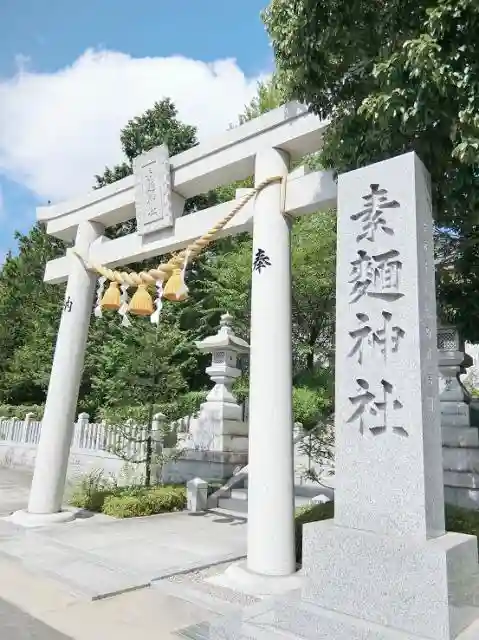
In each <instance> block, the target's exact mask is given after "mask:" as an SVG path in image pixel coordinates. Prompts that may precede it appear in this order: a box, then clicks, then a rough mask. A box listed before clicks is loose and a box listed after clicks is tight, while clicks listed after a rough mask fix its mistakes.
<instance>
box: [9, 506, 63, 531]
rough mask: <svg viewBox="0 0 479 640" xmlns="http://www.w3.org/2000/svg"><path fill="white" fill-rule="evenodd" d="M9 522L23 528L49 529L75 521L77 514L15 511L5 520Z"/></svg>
mask: <svg viewBox="0 0 479 640" xmlns="http://www.w3.org/2000/svg"><path fill="white" fill-rule="evenodd" d="M5 520H7V521H8V522H12V523H13V524H17V525H19V526H21V527H47V526H49V525H51V524H61V523H63V522H71V521H72V520H75V513H74V512H72V511H58V512H56V513H29V512H28V511H26V510H25V509H22V510H21V511H15V512H14V513H12V515H10V516H8V517H7V518H5Z"/></svg>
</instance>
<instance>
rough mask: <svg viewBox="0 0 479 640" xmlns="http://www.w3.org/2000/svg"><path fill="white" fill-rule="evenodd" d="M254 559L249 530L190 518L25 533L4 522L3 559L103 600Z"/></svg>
mask: <svg viewBox="0 0 479 640" xmlns="http://www.w3.org/2000/svg"><path fill="white" fill-rule="evenodd" d="M245 555H246V523H245V522H239V523H238V522H237V521H235V520H231V519H228V518H225V517H222V516H218V515H215V514H205V515H190V514H188V513H186V512H181V513H172V514H164V515H158V516H150V517H147V518H132V519H128V520H115V519H113V518H108V519H106V520H102V519H101V518H100V519H97V517H94V518H90V519H84V520H76V521H74V522H71V523H64V524H59V525H54V526H50V527H41V528H37V529H24V528H21V527H18V526H16V525H14V524H12V523H10V522H8V521H5V520H3V521H0V557H1V556H4V557H9V558H13V559H16V560H17V561H18V562H20V563H21V564H22V565H23V566H24V567H25V568H27V569H29V570H30V571H33V572H35V573H36V574H39V575H44V576H47V577H51V578H54V579H55V580H57V581H60V582H61V583H62V584H64V585H65V587H66V588H68V589H69V590H70V591H71V592H72V593H75V594H77V595H79V596H82V597H86V598H90V599H97V598H103V597H106V596H109V595H113V594H117V593H121V592H125V591H128V590H132V589H138V588H141V587H144V586H146V585H149V584H150V583H151V582H152V581H153V580H158V579H160V578H164V577H167V576H170V575H174V574H177V573H182V572H186V571H191V570H194V569H199V568H202V567H205V566H210V565H214V564H217V563H222V562H228V561H231V560H236V559H239V558H242V557H244V556H245Z"/></svg>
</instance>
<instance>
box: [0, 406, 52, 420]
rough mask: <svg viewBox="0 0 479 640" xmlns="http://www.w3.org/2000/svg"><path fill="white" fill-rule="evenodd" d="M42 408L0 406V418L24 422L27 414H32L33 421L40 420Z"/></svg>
mask: <svg viewBox="0 0 479 640" xmlns="http://www.w3.org/2000/svg"><path fill="white" fill-rule="evenodd" d="M43 410H44V406H43V405H40V404H19V405H13V404H0V416H5V417H6V418H14V417H15V418H18V419H19V420H24V419H25V416H26V415H27V413H33V419H34V420H41V419H42V417H43Z"/></svg>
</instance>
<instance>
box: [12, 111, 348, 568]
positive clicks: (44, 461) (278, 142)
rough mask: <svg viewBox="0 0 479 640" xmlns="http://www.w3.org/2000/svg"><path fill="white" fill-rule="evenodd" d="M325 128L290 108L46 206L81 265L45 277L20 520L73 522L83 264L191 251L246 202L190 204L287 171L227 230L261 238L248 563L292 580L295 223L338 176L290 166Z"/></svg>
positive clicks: (42, 211) (85, 298)
mask: <svg viewBox="0 0 479 640" xmlns="http://www.w3.org/2000/svg"><path fill="white" fill-rule="evenodd" d="M326 127H327V123H325V122H321V121H320V120H319V118H318V117H317V116H315V115H313V114H311V113H309V112H308V110H307V108H306V107H304V106H302V105H300V104H298V103H290V104H287V105H284V106H282V107H279V108H278V109H275V110H273V111H271V112H269V113H267V114H265V115H263V116H261V117H259V118H257V119H255V120H252V121H250V122H248V123H246V124H244V125H242V126H240V127H237V128H235V129H232V130H230V131H227V132H225V133H224V134H222V135H221V136H219V137H218V138H216V139H213V140H211V141H207V142H205V143H203V144H200V145H198V146H197V147H195V148H193V149H190V150H189V151H186V152H184V153H181V154H179V155H177V156H174V157H173V158H168V155H167V150H166V149H165V148H164V147H157V148H155V149H153V150H151V151H149V152H147V153H145V154H143V155H142V156H140V157H139V158H138V159H137V160H136V161H135V166H134V175H132V176H129V177H127V178H124V179H122V180H119V181H118V182H116V183H114V184H111V185H108V186H106V187H103V188H101V189H98V190H96V191H93V192H91V193H89V194H87V195H85V196H84V197H82V198H78V199H75V200H72V201H69V202H66V203H61V204H58V205H53V206H49V207H40V208H39V209H38V210H37V218H38V220H39V221H41V222H43V223H44V224H45V225H46V229H47V233H49V234H51V235H53V236H55V237H57V238H60V239H62V240H65V241H69V242H71V241H75V248H76V250H77V252H78V253H79V254H80V255H81V256H82V257H83V258H84V261H82V260H81V259H80V258H79V257H78V256H77V255H75V254H73V253H72V252H71V251H67V253H66V255H65V256H64V257H61V258H57V259H55V260H51V261H50V262H48V264H47V266H46V271H45V281H46V282H49V283H52V284H55V283H60V282H64V281H66V280H67V281H68V284H67V292H66V299H65V306H64V309H63V310H62V311H61V313H62V319H61V323H60V328H59V332H58V337H57V344H56V349H55V357H54V362H53V367H52V373H51V380H50V385H49V390H48V396H47V401H46V407H45V415H44V420H43V425H42V434H41V440H40V445H39V447H38V453H37V459H36V466H35V474H34V479H33V483H32V489H31V494H30V500H29V504H28V509H27V510H26V511H21V512H17V513H16V514H14V516H13V519H14V520H15V521H16V522H18V523H21V524H25V525H36V524H43V523H48V522H59V521H64V520H67V519H70V518H71V517H72V516H71V514H70V513H69V512H68V511H66V512H65V511H63V510H62V498H63V492H64V486H65V479H66V473H67V466H68V457H69V449H70V442H71V436H72V429H73V420H74V414H75V409H76V403H77V397H78V390H79V385H80V380H81V372H82V368H83V360H84V354H85V348H86V338H87V334H88V325H89V317H90V313H91V310H92V307H93V289H94V282H95V274H94V273H93V272H92V271H89V270H88V267H87V266H86V265H88V264H95V263H96V264H102V265H106V266H109V267H112V268H114V267H118V266H121V265H126V264H128V263H131V262H139V261H141V260H143V259H146V258H152V257H154V256H160V255H161V254H164V253H167V252H171V251H177V250H179V249H182V248H184V247H185V246H186V245H187V244H189V243H190V242H192V241H193V240H195V239H196V238H198V237H199V236H201V235H202V234H204V233H205V232H206V231H208V230H209V229H210V228H211V227H212V226H214V225H215V224H216V223H217V222H218V221H219V220H220V219H221V218H223V217H224V216H225V215H226V214H227V213H228V212H229V211H231V210H232V209H233V207H235V206H236V205H237V204H238V202H239V199H238V198H237V199H235V200H233V201H231V202H227V203H223V204H221V205H217V206H215V207H210V208H209V209H206V210H203V211H198V212H194V213H191V214H189V215H186V216H182V212H183V205H184V201H185V199H186V198H190V197H192V196H195V195H198V194H199V193H205V192H206V191H208V190H210V189H214V188H215V187H217V186H219V185H223V184H230V183H232V182H234V181H236V180H241V179H244V178H246V177H248V176H251V175H254V176H255V182H256V184H258V183H259V182H261V181H262V180H264V179H266V178H269V177H275V176H283V177H284V179H285V182H284V183H283V185H280V184H279V183H272V184H270V185H269V186H267V187H265V188H264V189H263V190H262V191H261V192H260V193H259V194H258V195H257V197H256V198H254V199H252V200H251V201H250V202H249V203H248V204H247V205H246V206H244V208H243V209H242V210H241V211H240V212H239V213H238V214H237V215H236V216H235V217H234V218H233V220H232V221H231V222H230V223H229V224H228V225H227V226H226V227H225V229H224V230H223V231H222V232H221V234H220V235H221V236H226V235H233V234H237V233H241V232H244V231H249V232H253V244H254V250H253V257H252V314H251V315H252V322H251V389H250V435H249V525H248V563H247V568H248V569H249V570H250V571H252V572H254V574H256V575H258V574H260V575H264V576H288V575H290V574H292V573H294V571H295V561H294V558H295V556H294V527H293V525H294V500H293V445H292V438H293V418H292V402H291V394H292V364H291V358H292V354H291V266H290V224H291V219H292V218H294V217H298V216H301V215H306V214H310V213H314V212H316V211H320V210H327V209H330V208H332V207H334V206H335V205H336V192H337V188H336V183H335V180H334V177H333V174H332V172H308V171H307V170H305V169H304V168H300V169H298V170H296V171H293V172H291V173H288V167H289V163H290V162H291V161H295V160H298V159H300V158H302V157H304V156H305V155H307V154H310V153H312V152H314V151H317V150H318V149H319V148H320V146H321V138H322V134H323V132H324V130H325V128H326ZM145 185H147V186H145ZM145 190H147V191H148V198H146V197H145ZM243 191H244V190H243ZM152 193H153V195H154V196H155V197H154V198H153V200H155V202H156V207H153V208H152V205H151V202H152V197H151V196H152ZM155 198H156V199H155ZM160 202H161V205H160V204H159V203H160ZM135 216H136V217H137V219H138V232H137V233H133V234H130V235H127V236H125V237H121V238H117V239H114V240H109V239H107V238H105V237H104V236H103V235H102V233H103V229H104V228H106V227H108V226H112V225H115V224H117V223H119V222H123V221H126V220H128V219H131V218H133V217H135ZM191 286H194V283H192V284H191Z"/></svg>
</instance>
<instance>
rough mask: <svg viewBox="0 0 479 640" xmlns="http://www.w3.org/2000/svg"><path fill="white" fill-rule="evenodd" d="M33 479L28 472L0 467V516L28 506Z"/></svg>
mask: <svg viewBox="0 0 479 640" xmlns="http://www.w3.org/2000/svg"><path fill="white" fill-rule="evenodd" d="M31 481H32V477H31V475H30V473H28V472H25V471H17V470H16V469H9V468H7V467H0V516H8V515H9V514H10V513H12V511H17V510H18V509H24V508H25V507H26V506H27V503H28V492H29V490H30V484H31Z"/></svg>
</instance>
